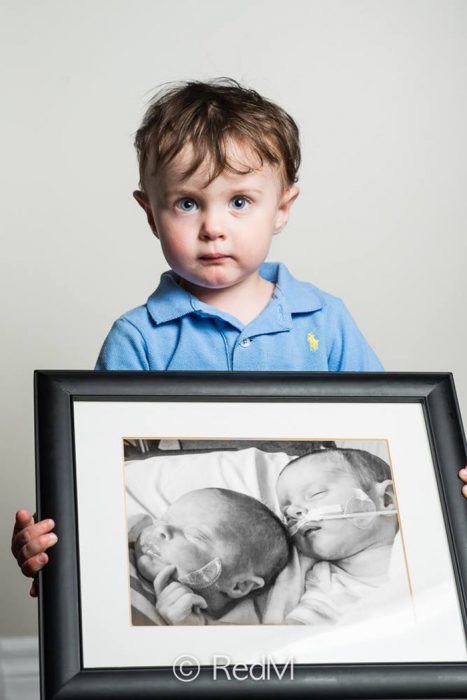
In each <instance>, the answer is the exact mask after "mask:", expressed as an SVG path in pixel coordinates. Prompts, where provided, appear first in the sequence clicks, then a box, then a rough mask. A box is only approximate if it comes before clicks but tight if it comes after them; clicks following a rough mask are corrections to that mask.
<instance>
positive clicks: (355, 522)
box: [277, 448, 398, 625]
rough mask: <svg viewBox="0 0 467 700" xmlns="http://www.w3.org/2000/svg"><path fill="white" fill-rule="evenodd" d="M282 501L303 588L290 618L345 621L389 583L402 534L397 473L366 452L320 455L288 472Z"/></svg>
mask: <svg viewBox="0 0 467 700" xmlns="http://www.w3.org/2000/svg"><path fill="white" fill-rule="evenodd" d="M277 495H278V499H279V503H280V506H281V510H282V512H283V515H284V517H285V519H286V522H287V526H288V527H289V530H290V534H291V535H292V536H293V542H294V544H295V546H296V548H297V550H298V552H299V554H300V564H301V567H302V581H303V589H302V590H303V592H302V595H301V597H300V600H299V601H298V603H297V604H296V605H294V606H293V609H292V610H288V611H284V612H285V613H286V618H285V619H286V621H287V622H288V623H290V624H314V625H323V624H329V623H334V622H339V621H341V620H342V618H343V616H344V615H345V614H346V613H347V612H348V611H349V610H350V608H351V607H352V606H353V605H355V603H357V602H359V601H362V600H365V598H366V597H368V596H369V595H370V594H372V593H373V592H374V591H375V589H377V588H378V587H379V586H381V585H382V584H384V583H386V582H387V581H388V569H389V564H390V559H391V554H392V548H393V544H394V538H395V536H396V533H397V530H398V522H397V510H396V508H395V502H394V494H393V485H392V479H391V472H390V468H389V466H388V465H387V464H386V462H384V460H382V459H380V458H379V457H376V456H375V455H373V454H371V453H370V452H367V451H365V450H357V449H339V448H332V449H325V450H317V451H316V452H311V453H309V454H308V455H305V456H303V457H300V458H298V459H296V460H294V461H293V462H290V463H289V464H288V465H286V467H285V468H284V469H283V470H282V472H281V473H280V475H279V478H278V481H277Z"/></svg>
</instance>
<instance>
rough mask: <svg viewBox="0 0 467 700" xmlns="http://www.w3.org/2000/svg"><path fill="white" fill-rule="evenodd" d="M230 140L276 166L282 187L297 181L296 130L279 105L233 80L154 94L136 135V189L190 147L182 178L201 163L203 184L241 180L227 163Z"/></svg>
mask: <svg viewBox="0 0 467 700" xmlns="http://www.w3.org/2000/svg"><path fill="white" fill-rule="evenodd" d="M229 139H234V140H235V141H238V142H239V143H241V144H244V145H246V146H247V147H249V148H250V149H251V150H252V152H253V153H254V154H255V155H256V156H257V157H258V159H259V162H260V164H261V166H262V165H263V164H264V161H266V162H268V163H270V164H271V165H273V166H276V167H277V168H278V169H279V171H280V174H281V179H282V181H283V185H285V186H286V187H290V186H291V185H293V183H294V182H296V181H297V179H298V178H297V171H298V168H299V166H300V143H299V132H298V127H297V124H296V123H295V121H294V120H293V119H292V117H291V116H290V115H289V114H287V112H286V111H285V110H283V109H282V108H281V107H279V106H278V105H276V104H274V102H271V101H270V100H268V99H266V98H264V97H262V96H261V95H259V94H258V93H257V92H256V91H255V90H251V89H249V88H246V87H243V86H242V85H240V83H238V82H237V81H236V80H233V79H232V78H217V79H214V80H210V81H208V82H201V81H190V82H180V83H178V82H177V83H168V84H166V85H165V86H163V87H162V89H161V90H160V91H159V92H157V93H156V95H155V96H154V97H153V99H152V100H151V102H150V105H149V107H148V109H147V111H146V114H145V115H144V117H143V121H142V123H141V126H140V128H139V129H138V131H137V132H136V137H135V147H136V151H137V154H138V161H139V174H140V187H141V189H142V190H143V191H144V183H145V180H146V178H147V177H148V175H153V174H154V173H155V172H156V171H157V170H158V169H160V168H163V166H164V165H167V164H168V163H170V161H171V160H172V159H173V158H175V156H176V155H177V154H178V153H179V152H180V151H181V150H182V148H183V147H184V146H185V145H187V144H191V146H192V148H193V162H192V163H191V165H190V167H189V168H188V169H187V170H186V171H185V173H184V177H189V176H190V175H192V174H193V173H194V172H196V170H197V169H198V167H199V166H200V165H201V163H202V162H203V161H204V160H205V158H206V157H208V158H209V160H210V161H211V163H210V164H211V172H210V177H209V180H208V183H207V184H209V182H211V181H212V180H214V179H215V178H216V177H217V176H218V175H220V173H221V172H222V171H223V170H228V171H230V172H234V173H239V174H245V173H247V172H251V170H252V168H251V167H249V166H248V165H245V170H238V169H236V168H234V167H233V166H232V165H231V164H230V163H229V162H228V155H227V146H228V141H229Z"/></svg>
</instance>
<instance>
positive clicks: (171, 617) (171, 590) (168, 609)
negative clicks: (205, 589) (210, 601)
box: [153, 565, 208, 625]
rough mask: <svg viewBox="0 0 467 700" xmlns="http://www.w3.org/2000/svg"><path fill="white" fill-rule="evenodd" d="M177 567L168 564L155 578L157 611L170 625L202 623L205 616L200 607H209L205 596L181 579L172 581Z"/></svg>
mask: <svg viewBox="0 0 467 700" xmlns="http://www.w3.org/2000/svg"><path fill="white" fill-rule="evenodd" d="M175 571H176V567H175V566H173V565H169V566H166V567H165V568H164V569H162V571H160V572H159V573H158V575H157V576H156V578H155V579H154V584H153V585H154V591H155V593H156V611H157V612H158V613H159V615H161V616H162V617H163V618H164V620H165V621H166V622H168V623H169V625H178V624H180V623H182V624H186V625H202V624H204V618H203V615H202V613H201V612H200V610H199V609H200V608H203V609H204V608H207V607H208V605H207V603H206V601H205V600H204V598H202V597H201V596H200V595H196V593H193V591H192V590H191V588H188V586H185V585H184V584H183V583H180V582H179V581H170V579H171V578H172V576H173V574H174V573H175Z"/></svg>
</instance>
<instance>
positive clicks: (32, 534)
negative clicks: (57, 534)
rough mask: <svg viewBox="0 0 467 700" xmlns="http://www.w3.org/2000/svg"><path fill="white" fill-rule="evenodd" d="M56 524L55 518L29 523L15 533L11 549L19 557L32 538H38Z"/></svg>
mask: <svg viewBox="0 0 467 700" xmlns="http://www.w3.org/2000/svg"><path fill="white" fill-rule="evenodd" d="M54 526H55V523H54V521H53V520H50V519H49V520H41V521H40V522H38V523H35V524H34V525H29V526H27V527H25V528H23V529H22V530H19V531H18V532H17V533H16V534H13V538H12V540H11V551H12V552H13V554H14V556H15V557H17V556H18V554H19V552H20V550H21V549H22V548H23V547H24V546H25V545H27V544H29V543H30V542H32V540H35V539H37V538H38V537H40V536H41V535H45V534H47V533H48V532H50V530H52V528H53V527H54Z"/></svg>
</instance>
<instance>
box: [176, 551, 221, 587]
mask: <svg viewBox="0 0 467 700" xmlns="http://www.w3.org/2000/svg"><path fill="white" fill-rule="evenodd" d="M221 573H222V563H221V560H220V559H219V557H216V558H215V559H211V561H208V563H207V564H205V565H204V566H202V567H201V568H200V569H196V571H190V572H189V573H188V574H184V575H183V576H178V580H179V581H180V583H184V584H185V585H186V586H189V587H190V588H195V589H197V590H202V589H203V588H208V587H209V586H212V584H213V583H216V581H217V580H218V578H219V577H220V575H221Z"/></svg>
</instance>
